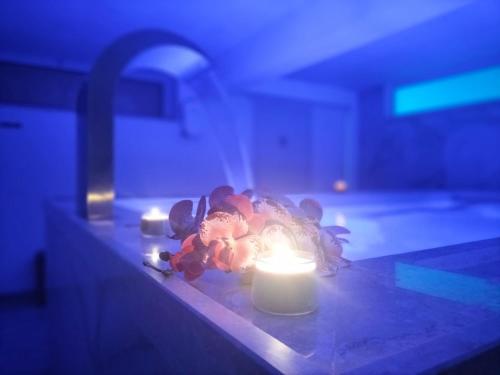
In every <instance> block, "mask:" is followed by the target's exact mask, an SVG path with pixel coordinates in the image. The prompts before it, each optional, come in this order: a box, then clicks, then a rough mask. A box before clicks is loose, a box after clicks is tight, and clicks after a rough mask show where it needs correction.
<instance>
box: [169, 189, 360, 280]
mask: <svg viewBox="0 0 500 375" xmlns="http://www.w3.org/2000/svg"><path fill="white" fill-rule="evenodd" d="M208 205H209V207H208V212H207V199H206V197H205V196H202V197H201V198H200V200H199V201H198V205H197V208H196V212H195V215H194V216H193V206H194V204H193V202H192V201H190V200H182V201H179V202H177V203H176V204H175V205H174V206H173V207H172V209H171V210H170V214H169V220H170V226H171V228H172V231H173V233H174V235H173V236H172V237H171V238H173V239H178V240H180V241H181V249H180V251H178V252H176V253H174V254H172V253H170V252H163V253H161V254H160V259H162V260H164V261H167V262H169V263H170V266H171V271H167V272H164V273H165V274H167V273H170V272H183V273H184V277H185V278H186V279H187V280H194V279H196V278H198V277H199V276H201V275H202V274H203V272H204V271H205V270H207V269H218V270H221V271H224V272H242V273H244V272H249V271H251V270H252V269H253V267H254V264H255V261H256V259H257V257H258V256H259V255H260V254H262V253H264V252H266V251H271V246H272V244H273V243H276V242H280V243H283V242H286V243H287V244H288V246H289V248H290V249H300V250H301V251H306V252H310V253H311V254H312V255H313V256H314V258H315V260H316V264H317V269H318V271H319V272H321V273H322V274H323V275H332V274H334V273H335V272H336V270H337V269H338V268H339V266H341V265H345V264H346V263H347V262H348V261H347V260H345V259H344V258H342V257H341V255H342V245H343V244H344V243H347V242H348V241H347V240H346V239H345V238H342V237H339V235H341V234H348V233H350V232H349V231H348V230H347V229H346V228H343V227H340V226H328V227H321V219H322V216H323V209H322V207H321V205H320V204H319V203H318V202H317V201H315V200H313V199H304V200H302V201H301V202H300V204H299V205H298V206H297V205H295V204H294V203H293V202H292V201H291V200H290V199H288V198H286V197H283V196H273V195H269V194H267V195H266V194H255V193H254V192H253V191H251V190H245V191H244V192H242V193H241V194H236V193H235V192H234V189H233V188H232V187H230V186H220V187H218V188H216V189H215V190H213V191H212V193H211V194H210V196H209V199H208Z"/></svg>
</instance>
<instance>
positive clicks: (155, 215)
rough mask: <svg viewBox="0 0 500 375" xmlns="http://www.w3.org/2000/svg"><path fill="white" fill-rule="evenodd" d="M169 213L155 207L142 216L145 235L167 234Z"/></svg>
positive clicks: (142, 231)
mask: <svg viewBox="0 0 500 375" xmlns="http://www.w3.org/2000/svg"><path fill="white" fill-rule="evenodd" d="M168 225H169V223H168V215H167V214H165V213H163V212H161V211H160V209H159V208H158V207H153V208H152V209H151V210H150V211H149V212H146V213H145V214H144V215H142V217H141V233H142V234H143V235H145V236H165V235H166V234H167V233H168V232H169V231H168Z"/></svg>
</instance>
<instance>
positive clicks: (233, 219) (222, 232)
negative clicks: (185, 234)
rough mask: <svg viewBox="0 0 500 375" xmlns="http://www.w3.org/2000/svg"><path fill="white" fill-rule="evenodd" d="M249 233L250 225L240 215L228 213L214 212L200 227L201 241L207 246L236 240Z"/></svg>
mask: <svg viewBox="0 0 500 375" xmlns="http://www.w3.org/2000/svg"><path fill="white" fill-rule="evenodd" d="M247 233H248V224H247V222H246V221H245V219H243V218H242V217H241V216H240V215H238V214H229V213H227V212H220V211H218V212H214V213H213V214H210V215H208V216H207V217H206V218H205V220H203V221H202V222H201V225H200V239H201V242H202V243H203V244H204V245H205V246H210V243H211V242H212V241H216V240H223V239H234V238H239V237H241V236H244V235H245V234H247Z"/></svg>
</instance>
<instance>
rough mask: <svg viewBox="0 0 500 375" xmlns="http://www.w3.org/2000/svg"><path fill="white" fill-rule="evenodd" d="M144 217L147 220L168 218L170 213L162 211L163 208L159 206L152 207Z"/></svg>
mask: <svg viewBox="0 0 500 375" xmlns="http://www.w3.org/2000/svg"><path fill="white" fill-rule="evenodd" d="M142 217H143V218H144V219H147V220H166V219H168V215H167V214H165V213H163V212H161V210H160V209H159V208H158V207H152V208H151V209H150V210H149V212H146V213H145V214H144V215H142Z"/></svg>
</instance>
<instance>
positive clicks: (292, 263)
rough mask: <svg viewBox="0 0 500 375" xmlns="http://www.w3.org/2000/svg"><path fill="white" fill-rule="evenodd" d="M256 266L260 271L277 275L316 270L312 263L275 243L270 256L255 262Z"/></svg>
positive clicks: (284, 246)
mask: <svg viewBox="0 0 500 375" xmlns="http://www.w3.org/2000/svg"><path fill="white" fill-rule="evenodd" d="M256 266H257V269H258V270H260V271H265V272H271V273H279V274H295V273H305V272H312V271H314V270H315V269H316V263H315V262H314V261H312V260H311V259H307V258H304V257H301V256H298V255H297V254H296V252H295V251H293V250H292V249H291V248H290V247H289V246H287V244H286V243H276V244H275V245H274V246H273V248H272V250H271V255H270V256H268V257H265V258H262V259H260V260H257V263H256Z"/></svg>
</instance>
